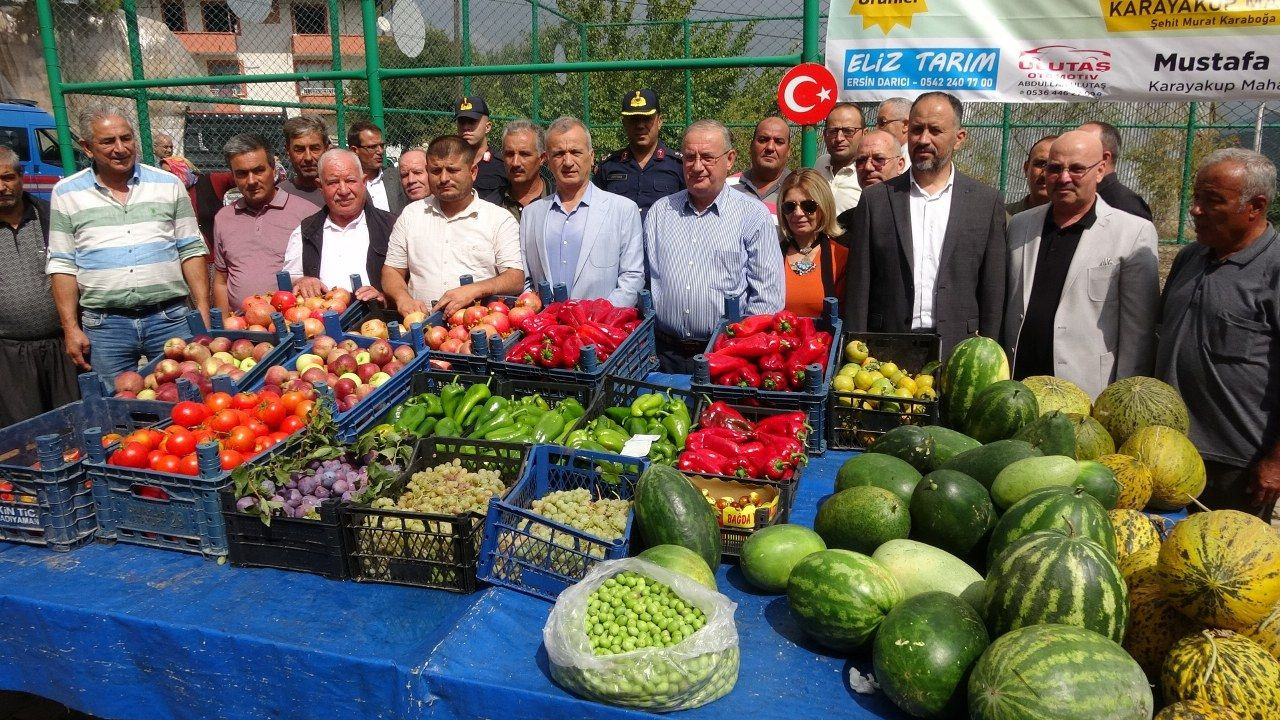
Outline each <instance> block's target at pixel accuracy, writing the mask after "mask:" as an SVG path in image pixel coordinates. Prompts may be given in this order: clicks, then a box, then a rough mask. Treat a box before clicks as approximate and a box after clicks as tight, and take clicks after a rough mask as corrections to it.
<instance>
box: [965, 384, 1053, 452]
mask: <svg viewBox="0 0 1280 720" xmlns="http://www.w3.org/2000/svg"><path fill="white" fill-rule="evenodd" d="M1039 415H1040V410H1039V408H1037V407H1036V396H1035V395H1032V394H1031V391H1030V390H1028V389H1027V386H1026V385H1023V384H1022V383H1020V382H1018V381H1017V380H1001V381H999V382H994V383H992V384H990V385H988V386H987V387H985V388H983V390H982V392H980V393H978V397H976V398H974V401H973V406H972V407H970V408H969V414H968V415H967V416H965V421H964V431H965V433H967V434H968V435H969V437H972V438H973V439H975V440H977V441H978V442H982V443H989V442H994V441H996V440H1006V439H1008V438H1012V437H1013V436H1014V435H1016V434H1017V432H1018V431H1019V430H1021V429H1022V428H1023V426H1025V425H1029V424H1030V423H1032V422H1033V421H1034V420H1035V419H1036V418H1037V417H1039Z"/></svg>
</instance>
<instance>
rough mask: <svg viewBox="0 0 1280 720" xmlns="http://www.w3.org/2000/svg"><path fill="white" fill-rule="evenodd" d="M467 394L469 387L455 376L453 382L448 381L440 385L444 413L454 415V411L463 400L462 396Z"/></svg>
mask: <svg viewBox="0 0 1280 720" xmlns="http://www.w3.org/2000/svg"><path fill="white" fill-rule="evenodd" d="M466 394H467V388H466V387H465V386H463V384H462V383H460V382H458V380H457V378H454V380H453V382H451V383H447V384H445V385H442V386H441V387H440V404H441V407H442V408H443V410H444V414H445V415H448V416H449V417H453V414H454V411H456V410H457V409H458V403H460V402H462V396H463V395H466Z"/></svg>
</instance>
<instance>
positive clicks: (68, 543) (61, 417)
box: [0, 374, 173, 552]
mask: <svg viewBox="0 0 1280 720" xmlns="http://www.w3.org/2000/svg"><path fill="white" fill-rule="evenodd" d="M80 392H81V395H82V397H83V399H82V400H77V401H76V402H73V403H68V404H67V405H64V406H62V407H60V408H58V409H57V410H52V411H50V412H47V413H44V414H42V415H37V416H36V417H34V418H30V419H28V420H24V421H22V422H19V423H15V424H13V425H10V426H9V427H7V428H4V429H2V430H0V482H4V483H7V484H8V485H5V486H0V540H5V541H8V542H18V543H26V544H29V545H40V546H44V547H47V548H49V549H50V550H56V551H59V552H65V551H67V550H71V549H73V548H76V547H79V546H81V545H84V544H85V543H87V542H89V541H90V540H92V539H93V534H94V532H95V531H96V530H97V529H98V521H97V518H96V514H95V511H94V504H93V493H92V490H91V489H90V485H91V483H90V482H89V481H88V477H87V475H86V472H85V468H84V457H85V449H86V448H85V446H84V444H83V442H84V431H85V430H86V429H88V428H91V427H100V428H102V429H103V430H104V432H118V433H121V434H124V433H128V432H131V431H133V430H136V429H138V428H143V427H150V426H152V425H155V424H156V423H159V422H163V421H167V420H168V419H169V413H170V411H171V410H172V408H173V403H166V402H159V401H156V400H129V399H116V398H106V397H103V396H102V383H101V382H100V381H99V380H98V377H97V376H96V375H93V374H84V375H81V376H80ZM73 449H74V450H76V451H78V452H79V458H78V459H73V460H71V461H70V462H67V461H66V457H67V456H65V455H64V452H66V451H69V450H73ZM36 463H39V467H36Z"/></svg>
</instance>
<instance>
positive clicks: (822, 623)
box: [787, 550, 902, 652]
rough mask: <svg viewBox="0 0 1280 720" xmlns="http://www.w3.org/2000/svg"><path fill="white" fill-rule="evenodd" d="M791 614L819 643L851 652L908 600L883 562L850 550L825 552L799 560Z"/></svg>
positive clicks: (791, 591)
mask: <svg viewBox="0 0 1280 720" xmlns="http://www.w3.org/2000/svg"><path fill="white" fill-rule="evenodd" d="M787 602H788V604H789V606H790V607H791V616H792V617H793V618H794V619H795V621H796V624H797V625H799V626H800V629H801V630H803V631H804V632H805V633H806V634H807V635H809V637H811V638H813V640H814V641H816V642H817V643H818V644H820V645H823V646H825V647H828V648H831V649H832V650H836V651H839V652H847V651H849V650H852V649H854V648H856V647H858V646H859V645H861V644H862V643H864V642H866V641H867V639H868V638H870V637H871V635H872V633H874V632H875V631H876V628H878V627H879V626H880V623H881V621H883V620H884V616H885V615H887V614H888V612H889V611H890V610H892V609H893V606H895V605H897V604H898V603H899V602H902V588H901V587H899V586H898V581H897V580H895V579H894V578H893V575H891V574H889V571H888V570H886V569H885V568H884V566H883V565H881V564H880V563H878V562H876V561H875V560H872V559H871V558H869V557H867V556H866V555H862V554H860V553H856V552H851V551H849V550H821V551H819V552H816V553H812V554H810V555H808V556H806V557H805V558H804V559H803V560H801V561H800V562H798V563H796V566H795V567H794V568H793V569H792V570H791V577H790V579H789V580H788V582H787Z"/></svg>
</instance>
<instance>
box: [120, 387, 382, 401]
mask: <svg viewBox="0 0 1280 720" xmlns="http://www.w3.org/2000/svg"><path fill="white" fill-rule="evenodd" d="M369 387H373V386H372V385H370V386H369ZM138 392H142V391H141V390H139V391H138ZM115 396H116V397H118V398H121V399H124V400H132V399H134V398H136V397H138V393H136V392H132V391H129V390H124V391H122V392H118V393H116V395H115Z"/></svg>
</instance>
